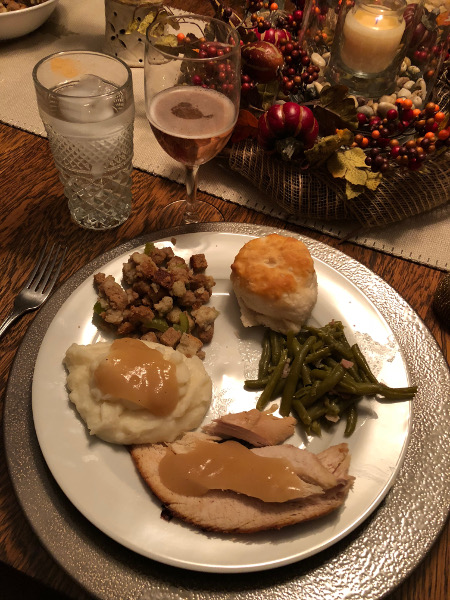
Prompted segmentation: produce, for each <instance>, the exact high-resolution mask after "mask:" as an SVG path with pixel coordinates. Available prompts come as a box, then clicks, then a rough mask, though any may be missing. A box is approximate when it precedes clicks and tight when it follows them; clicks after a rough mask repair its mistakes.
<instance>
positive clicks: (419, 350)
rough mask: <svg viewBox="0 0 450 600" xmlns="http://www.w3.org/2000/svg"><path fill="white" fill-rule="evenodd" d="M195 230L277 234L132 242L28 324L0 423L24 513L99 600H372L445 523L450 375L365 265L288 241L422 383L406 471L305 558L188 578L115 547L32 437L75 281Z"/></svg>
mask: <svg viewBox="0 0 450 600" xmlns="http://www.w3.org/2000/svg"><path fill="white" fill-rule="evenodd" d="M202 231H205V232H206V231H207V232H210V231H213V232H214V231H217V232H230V233H238V234H243V235H252V236H254V235H258V236H260V235H266V234H268V233H272V232H276V231H278V232H279V233H285V234H286V232H285V231H281V230H276V229H273V228H267V227H260V226H253V225H241V224H230V223H219V224H200V225H192V226H186V227H180V228H176V229H173V230H170V231H161V232H156V233H154V234H151V235H145V236H141V237H140V238H137V239H134V240H132V241H130V242H127V243H126V244H123V245H121V246H119V247H118V248H115V249H114V250H112V251H110V252H108V253H106V254H104V255H102V256H100V257H98V258H97V259H96V260H94V261H93V262H91V263H90V264H89V265H87V266H85V267H84V268H82V269H80V271H78V272H77V273H76V274H75V275H74V276H73V277H72V278H71V279H70V280H68V281H67V282H66V283H65V284H64V285H63V286H62V287H61V288H60V289H59V290H58V291H57V292H56V293H55V294H54V295H53V296H52V298H51V299H50V300H49V301H48V302H47V303H46V305H45V306H44V307H43V308H42V309H41V310H40V312H39V314H38V315H37V316H36V318H35V319H34V321H33V323H32V325H31V326H30V328H29V330H28V332H27V334H26V336H25V338H24V340H23V342H22V344H21V346H20V348H19V350H18V352H17V355H16V358H15V361H14V364H13V367H12V370H11V374H10V379H9V382H8V388H7V393H6V401H5V414H4V438H5V448H6V455H7V461H8V466H9V470H10V474H11V478H12V481H13V485H14V488H15V491H16V494H17V496H18V498H19V501H20V503H21V505H22V507H23V509H24V512H25V514H26V516H27V518H28V520H29V521H30V523H31V525H32V527H33V528H34V530H35V531H36V533H37V535H38V537H39V538H40V540H41V542H42V543H43V544H44V546H45V547H46V548H47V550H48V551H49V552H50V554H51V555H52V556H53V557H54V558H55V560H56V561H57V562H58V563H59V564H60V565H61V566H62V567H63V568H64V569H65V570H66V571H67V572H68V573H69V574H70V575H71V576H72V577H73V578H74V579H75V580H77V581H78V582H79V583H80V584H81V585H82V586H83V587H85V588H86V589H87V590H88V591H89V592H90V593H92V594H93V595H94V596H97V597H99V598H104V599H108V600H115V599H116V598H117V599H119V598H123V597H126V598H128V599H130V600H131V599H140V600H144V599H146V598H148V599H150V598H151V599H152V600H158V599H161V600H162V599H164V600H181V599H186V598H194V597H195V598H196V599H199V600H200V599H203V598H205V599H206V598H212V599H221V600H222V599H223V600H225V599H231V598H238V599H242V600H244V599H245V600H247V599H248V600H250V599H252V600H253V599H256V598H258V599H260V598H271V599H272V598H273V599H280V600H281V599H284V598H300V597H304V598H308V600H309V599H311V600H316V599H317V600H319V599H320V600H334V599H336V600H337V599H338V598H349V597H358V598H362V597H363V598H365V599H368V600H370V599H378V598H381V597H383V596H384V595H385V594H386V593H388V592H390V591H391V590H392V589H393V588H394V587H396V586H397V585H398V584H399V583H400V582H401V581H402V580H403V579H404V578H405V577H406V576H407V575H408V574H409V573H410V572H411V571H412V570H413V569H414V568H415V567H416V566H417V565H418V563H419V562H420V560H421V559H422V558H423V557H424V555H425V554H426V552H427V551H428V549H429V548H430V546H431V544H432V543H433V541H434V540H435V538H436V537H437V535H438V533H439V531H440V530H441V528H442V526H443V524H444V523H445V519H446V517H447V514H448V510H449V501H450V491H449V489H448V486H447V475H448V472H449V466H450V452H449V450H450V448H449V446H450V444H449V440H450V435H449V425H448V423H449V419H448V417H449V414H448V412H449V409H448V403H447V400H448V397H449V392H450V375H449V371H448V366H447V364H446V362H445V360H444V358H443V356H442V354H441V352H440V349H439V348H438V346H437V344H436V342H435V340H434V338H433V337H432V335H431V334H430V332H429V331H428V330H427V328H426V327H425V325H424V324H423V323H422V322H421V320H420V319H419V317H418V316H417V315H416V313H415V312H414V311H413V310H412V309H411V307H409V306H408V305H407V303H406V302H405V301H404V300H403V299H402V298H401V297H400V296H399V295H398V294H397V293H396V292H395V291H394V290H393V289H392V288H391V287H390V286H389V285H388V284H386V283H385V282H384V281H383V280H382V279H380V278H379V277H378V276H376V275H374V274H373V273H372V272H371V271H370V270H368V269H367V268H366V267H364V266H363V265H361V264H360V263H358V262H357V261H355V260H353V259H350V258H348V257H347V256H345V255H344V254H342V253H341V252H339V251H337V250H335V249H333V248H330V247H328V246H326V245H325V244H322V243H319V242H315V241H312V240H309V239H308V238H305V237H303V236H297V237H299V238H300V239H302V240H303V241H304V242H305V243H306V244H307V245H308V247H309V249H310V251H311V253H312V254H313V255H314V256H315V257H317V258H319V259H321V260H323V261H324V262H326V263H327V264H328V265H330V266H331V267H333V268H335V269H336V270H337V271H339V272H340V273H341V274H342V275H344V276H345V277H347V278H348V279H349V280H350V281H351V282H352V283H353V284H354V285H356V286H357V287H358V288H359V289H360V290H361V291H362V292H363V293H364V294H365V296H366V297H367V298H368V299H369V300H370V301H372V302H373V303H374V305H375V306H376V307H377V309H378V310H379V311H380V313H381V315H382V316H383V317H384V319H385V320H386V322H387V323H388V325H389V327H390V328H391V330H392V332H393V333H394V335H395V338H396V341H397V343H398V344H399V346H400V349H401V351H402V353H403V356H404V359H405V361H406V364H407V366H408V370H409V374H410V376H411V379H412V380H414V381H417V382H419V392H418V394H417V396H416V398H415V400H414V404H413V423H412V429H411V437H410V442H409V445H408V449H407V452H406V457H405V461H404V464H403V467H402V468H401V470H400V472H399V475H398V477H397V479H396V481H395V483H394V485H393V487H392V489H391V490H390V492H389V494H388V495H387V497H386V498H385V500H384V501H383V503H382V504H381V505H380V506H379V507H378V509H377V510H376V511H375V512H374V513H373V514H372V515H371V517H369V518H368V519H367V520H366V521H365V522H364V523H363V524H362V525H361V526H360V527H359V528H357V529H356V530H355V531H353V532H352V533H351V534H349V535H348V536H347V537H345V538H344V539H343V540H341V541H340V542H338V543H336V544H335V545H333V546H332V547H330V548H328V549H326V550H324V551H323V552H321V553H320V554H317V555H315V556H314V557H311V558H308V559H305V560H302V561H300V562H297V563H295V564H292V565H288V566H285V567H280V568H278V569H275V570H272V571H267V572H260V573H238V574H233V575H226V576H223V575H222V576H218V575H217V574H211V573H195V572H191V571H187V570H183V569H179V568H175V567H171V566H168V565H164V564H160V563H156V562H154V561H152V560H149V559H148V558H145V557H142V556H140V555H138V554H135V553H134V552H132V551H130V550H127V549H126V548H124V547H122V546H121V545H120V544H118V543H116V542H114V541H112V540H111V539H110V538H109V537H107V536H106V535H104V534H103V533H102V532H101V531H99V530H97V529H96V528H95V527H93V526H92V525H91V523H90V522H89V521H87V520H86V519H85V518H84V517H83V515H82V514H81V513H79V512H78V511H77V510H76V509H75V508H74V507H73V505H72V504H71V503H70V502H69V501H68V500H67V498H66V497H65V496H64V494H63V493H62V492H61V490H60V488H59V486H58V485H57V484H56V482H55V480H54V479H53V477H52V475H51V474H50V472H49V470H48V468H47V466H46V463H45V461H44V459H43V457H42V454H41V452H40V448H39V445H38V442H37V439H36V436H35V432H34V426H33V420H32V414H31V382H32V376H33V369H34V364H35V360H36V356H37V353H38V350H39V347H40V344H41V342H42V339H43V337H44V335H45V332H46V329H47V327H48V326H49V325H50V323H51V322H52V320H53V318H54V315H55V314H56V312H57V311H58V309H59V308H60V307H61V306H62V304H63V303H64V302H65V301H66V299H67V298H68V297H69V296H70V295H71V294H72V292H73V291H74V290H75V289H76V288H77V287H78V285H79V284H80V283H82V282H83V281H84V280H85V279H86V278H87V277H89V276H90V275H91V274H92V273H93V272H95V271H96V270H98V268H99V267H100V266H102V265H103V264H105V263H107V262H109V261H110V260H112V259H113V258H115V257H117V256H119V255H120V254H123V253H125V252H127V251H129V250H132V249H133V248H135V247H136V246H139V245H141V244H143V243H145V242H147V241H156V240H158V239H161V238H165V237H169V236H176V235H179V234H183V233H193V232H202ZM291 235H292V234H291Z"/></svg>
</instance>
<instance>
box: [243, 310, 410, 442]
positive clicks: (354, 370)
mask: <svg viewBox="0 0 450 600" xmlns="http://www.w3.org/2000/svg"><path fill="white" fill-rule="evenodd" d="M288 357H289V359H290V361H291V365H290V369H289V371H288V374H287V376H285V377H283V374H284V370H285V366H286V364H287V361H288ZM344 359H345V360H346V361H349V362H350V363H351V364H350V365H349V364H348V363H346V362H345V360H344ZM344 365H345V366H344ZM245 387H246V388H247V389H249V390H252V389H253V390H254V389H262V393H261V395H260V397H259V399H258V402H257V408H258V409H259V410H263V408H264V407H265V406H266V404H267V403H268V402H269V401H270V400H272V399H273V398H277V397H280V396H281V402H280V414H281V415H282V416H287V415H289V414H290V412H291V411H293V412H294V413H295V414H296V416H298V418H299V421H300V422H301V423H302V425H303V426H304V427H305V430H306V431H307V432H308V433H315V434H317V435H320V432H321V423H320V420H322V422H323V425H324V426H325V425H330V424H331V423H332V422H333V420H335V419H333V418H332V417H338V416H340V415H344V414H345V415H346V419H347V423H346V433H345V435H346V436H347V437H348V436H349V435H351V433H352V432H353V431H354V428H355V425H356V419H357V407H356V403H357V402H358V401H359V400H360V399H361V398H362V397H364V396H379V397H381V398H384V399H386V400H392V401H398V400H406V399H408V398H411V397H412V396H413V395H414V394H415V393H416V391H417V387H416V386H410V387H404V388H391V387H389V386H387V385H384V384H382V383H379V382H378V381H377V379H376V378H375V376H374V375H373V373H372V371H371V370H370V368H369V366H368V364H367V361H366V359H365V357H364V356H363V355H362V353H361V350H360V349H359V347H358V345H357V344H353V345H352V346H351V345H350V343H349V341H348V340H347V337H346V335H345V331H344V325H343V324H342V322H340V321H332V322H330V323H328V324H327V325H325V326H324V327H321V328H318V327H310V326H307V327H304V328H303V329H302V330H301V331H300V332H299V333H298V334H295V335H294V334H293V333H289V334H288V335H287V336H283V335H281V334H279V333H276V332H274V331H270V330H266V332H265V335H264V339H263V343H262V352H261V357H260V360H259V365H258V377H257V378H256V379H248V380H246V381H245ZM327 417H330V418H328V419H327Z"/></svg>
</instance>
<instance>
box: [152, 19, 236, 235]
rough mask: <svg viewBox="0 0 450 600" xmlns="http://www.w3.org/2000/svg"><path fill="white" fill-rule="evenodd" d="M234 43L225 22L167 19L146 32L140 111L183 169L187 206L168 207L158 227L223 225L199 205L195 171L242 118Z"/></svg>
mask: <svg viewBox="0 0 450 600" xmlns="http://www.w3.org/2000/svg"><path fill="white" fill-rule="evenodd" d="M240 87H241V84H240V45H239V36H238V34H237V33H236V31H235V30H234V29H233V28H232V27H231V26H230V25H228V24H227V23H224V22H222V21H219V20H217V19H211V18H209V17H203V16H198V15H182V16H164V17H163V18H160V19H156V21H155V22H154V23H153V24H152V25H150V27H149V28H148V29H147V42H146V51H145V104H146V112H147V118H148V121H149V123H150V126H151V128H152V130H153V133H154V134H155V137H156V139H157V141H158V143H159V144H160V145H161V147H162V148H163V149H164V150H165V152H167V154H169V156H171V157H172V158H174V159H175V160H176V161H178V162H180V163H182V164H183V165H184V167H185V183H186V200H181V201H176V202H172V203H170V204H169V205H167V207H166V208H165V209H164V212H163V213H161V214H160V217H159V223H158V224H159V226H161V227H170V226H173V225H179V224H185V223H197V222H198V221H199V212H198V209H199V207H200V206H201V205H202V204H203V205H206V207H207V209H208V210H205V220H209V221H222V220H223V215H222V214H221V213H220V211H219V210H217V209H216V208H215V207H214V206H212V205H211V204H209V203H207V202H200V201H199V200H197V197H196V193H197V173H198V169H199V167H200V165H202V164H204V163H206V162H208V161H209V160H211V159H212V158H213V157H214V156H216V155H217V154H218V153H219V152H220V151H221V150H222V149H223V147H224V146H225V144H226V143H227V141H228V140H229V138H230V136H231V132H232V130H233V127H234V125H235V123H236V120H237V116H238V113H239V99H240Z"/></svg>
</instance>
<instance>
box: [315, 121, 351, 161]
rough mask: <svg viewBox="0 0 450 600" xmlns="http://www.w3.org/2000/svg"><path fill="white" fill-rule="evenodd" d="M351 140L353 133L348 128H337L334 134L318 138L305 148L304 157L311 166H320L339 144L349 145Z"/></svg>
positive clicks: (337, 148)
mask: <svg viewBox="0 0 450 600" xmlns="http://www.w3.org/2000/svg"><path fill="white" fill-rule="evenodd" d="M352 142H353V133H352V132H351V131H350V130H349V129H339V130H338V131H337V132H336V133H335V134H334V135H328V136H326V137H323V138H320V139H319V140H318V141H317V142H316V143H315V144H314V146H313V147H312V148H310V149H309V150H305V158H306V159H307V161H308V163H309V165H310V166H311V167H320V165H323V164H324V163H325V162H326V161H327V160H328V159H329V158H330V156H331V155H333V154H334V153H335V152H336V151H337V150H339V148H340V147H341V146H349V145H350V144H351V143H352Z"/></svg>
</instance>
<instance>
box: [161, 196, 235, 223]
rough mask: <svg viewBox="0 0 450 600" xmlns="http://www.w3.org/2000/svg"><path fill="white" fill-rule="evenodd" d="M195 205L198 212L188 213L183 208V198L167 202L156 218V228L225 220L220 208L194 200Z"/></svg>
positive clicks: (184, 206)
mask: <svg viewBox="0 0 450 600" xmlns="http://www.w3.org/2000/svg"><path fill="white" fill-rule="evenodd" d="M195 205H196V207H197V211H198V212H196V213H195V214H189V213H188V212H187V211H186V210H185V209H186V206H187V203H186V201H185V200H176V201H175V202H171V203H170V204H167V205H166V206H165V207H164V208H163V209H161V211H160V212H159V215H158V218H157V220H156V225H157V227H158V229H169V228H170V227H176V226H177V225H187V224H189V223H216V222H219V221H224V220H225V217H224V216H223V214H222V213H221V212H220V210H219V209H218V208H216V207H215V206H213V205H212V204H209V202H204V201H202V200H196V202H195Z"/></svg>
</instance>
